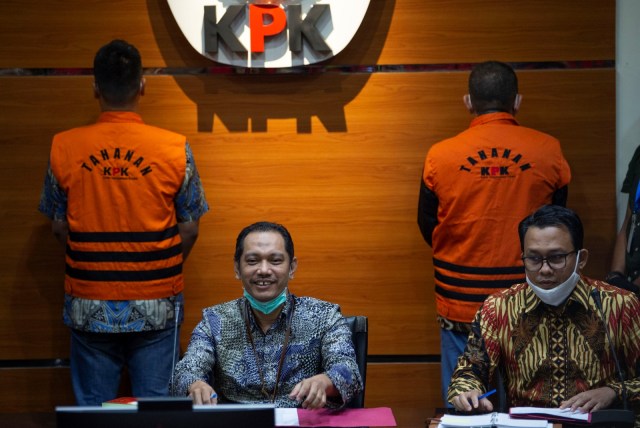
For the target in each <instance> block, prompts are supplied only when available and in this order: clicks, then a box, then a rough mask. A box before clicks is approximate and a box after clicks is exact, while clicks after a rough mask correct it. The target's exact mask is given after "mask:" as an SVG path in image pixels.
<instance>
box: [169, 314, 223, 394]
mask: <svg viewBox="0 0 640 428" xmlns="http://www.w3.org/2000/svg"><path fill="white" fill-rule="evenodd" d="M214 364H215V343H214V341H213V335H212V334H211V329H210V327H209V322H208V320H207V319H206V316H205V317H203V319H202V320H201V321H200V322H199V323H198V325H197V326H196V328H195V329H194V330H193V333H192V335H191V340H190V341H189V346H188V347H187V351H186V352H185V354H184V357H183V358H182V359H181V360H180V361H179V362H178V364H176V368H175V373H174V376H173V380H172V382H171V394H172V395H174V396H180V397H184V396H187V395H188V396H190V397H191V398H192V399H193V401H194V403H195V404H210V403H213V404H215V403H216V402H217V400H215V398H212V397H211V396H212V394H213V393H214V392H215V391H214V390H213V388H212V387H211V386H210V385H209V384H208V383H207V382H208V381H209V382H211V383H213V381H212V380H209V377H210V376H211V371H212V367H213V366H214Z"/></svg>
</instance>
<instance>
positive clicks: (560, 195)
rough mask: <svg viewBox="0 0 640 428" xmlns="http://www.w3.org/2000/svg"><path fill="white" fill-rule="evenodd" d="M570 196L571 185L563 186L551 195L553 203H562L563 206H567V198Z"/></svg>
mask: <svg viewBox="0 0 640 428" xmlns="http://www.w3.org/2000/svg"><path fill="white" fill-rule="evenodd" d="M568 197H569V186H568V185H567V186H562V187H561V188H559V189H557V190H556V191H555V192H553V195H552V196H551V204H553V205H560V206H561V207H566V206H567V198H568Z"/></svg>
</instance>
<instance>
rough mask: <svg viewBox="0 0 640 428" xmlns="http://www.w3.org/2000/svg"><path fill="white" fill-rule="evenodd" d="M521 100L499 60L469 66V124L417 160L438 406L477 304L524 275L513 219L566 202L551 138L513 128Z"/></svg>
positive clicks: (563, 174)
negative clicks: (437, 354)
mask: <svg viewBox="0 0 640 428" xmlns="http://www.w3.org/2000/svg"><path fill="white" fill-rule="evenodd" d="M521 100H522V97H521V95H520V94H519V93H518V78H517V76H516V74H515V72H514V70H513V69H512V68H511V67H510V66H509V65H507V64H504V63H501V62H497V61H488V62H484V63H481V64H478V65H476V66H475V67H474V68H473V70H472V71H471V74H470V76H469V94H467V95H465V96H464V97H463V101H464V104H465V106H466V107H467V109H468V110H469V112H470V113H472V114H474V115H475V117H474V119H473V120H472V121H471V125H470V126H469V128H468V129H467V130H465V131H463V132H462V133H460V134H458V135H457V136H455V137H453V138H450V139H447V140H444V141H442V142H440V143H438V144H435V145H434V146H432V147H431V149H430V150H429V152H428V154H427V157H426V160H425V164H424V170H423V177H422V182H421V189H420V199H419V204H418V225H419V226H420V231H421V232H422V236H423V238H424V240H425V241H426V242H427V244H429V245H430V246H431V247H432V248H433V266H434V271H435V272H434V273H435V281H434V282H435V296H436V310H437V313H438V322H439V324H440V346H441V374H442V396H443V399H444V402H445V403H447V399H446V398H447V388H448V385H449V381H450V379H451V375H452V373H453V370H454V369H455V367H456V363H457V359H458V356H459V355H461V354H462V352H463V351H464V347H465V345H466V343H467V336H468V334H469V331H470V326H471V321H472V320H473V317H474V315H475V313H476V311H477V310H478V308H479V307H480V304H481V303H482V302H483V301H484V299H485V298H487V297H488V296H489V295H490V294H492V293H494V292H497V291H500V290H503V289H505V288H508V287H510V286H512V285H514V284H517V283H521V282H524V268H523V265H522V260H520V257H521V250H520V244H519V242H518V240H517V239H516V237H517V234H516V232H517V230H518V223H519V222H520V220H521V219H522V218H524V217H525V216H526V215H528V214H530V213H532V212H533V211H535V210H536V209H537V208H539V207H540V206H542V205H545V204H549V203H553V204H557V205H562V206H564V205H566V200H567V194H568V192H567V185H568V184H569V181H570V179H571V172H570V169H569V165H568V163H567V161H566V160H565V158H564V156H563V155H562V151H561V149H560V143H559V142H558V140H557V139H555V138H553V137H552V136H550V135H547V134H544V133H542V132H539V131H536V130H533V129H530V128H525V127H523V126H519V124H518V122H517V121H516V119H515V117H514V116H515V114H516V113H517V112H518V109H519V107H520V102H521Z"/></svg>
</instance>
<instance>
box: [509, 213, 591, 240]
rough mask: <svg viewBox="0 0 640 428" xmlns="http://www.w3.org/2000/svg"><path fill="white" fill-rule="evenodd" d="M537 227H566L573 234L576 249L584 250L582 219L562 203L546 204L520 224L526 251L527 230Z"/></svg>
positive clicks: (519, 227)
mask: <svg viewBox="0 0 640 428" xmlns="http://www.w3.org/2000/svg"><path fill="white" fill-rule="evenodd" d="M532 227H537V228H540V229H543V228H545V227H560V228H565V229H567V231H568V232H569V235H571V242H572V243H573V248H574V250H576V251H578V250H582V245H583V243H584V228H583V226H582V221H581V220H580V217H578V214H576V212H575V211H572V210H570V209H569V208H565V207H562V206H560V205H544V206H542V207H540V208H539V209H538V210H537V211H535V212H534V213H533V214H531V215H529V216H527V217H525V218H524V219H523V220H522V221H521V222H520V224H519V225H518V235H520V248H521V250H522V251H523V252H524V236H525V235H526V233H527V231H528V230H529V229H530V228H532Z"/></svg>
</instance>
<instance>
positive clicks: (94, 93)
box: [93, 82, 100, 99]
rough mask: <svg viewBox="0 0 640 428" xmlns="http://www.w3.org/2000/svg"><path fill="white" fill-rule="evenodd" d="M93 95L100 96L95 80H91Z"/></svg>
mask: <svg viewBox="0 0 640 428" xmlns="http://www.w3.org/2000/svg"><path fill="white" fill-rule="evenodd" d="M93 97H94V98H96V99H98V98H100V89H98V85H96V82H93Z"/></svg>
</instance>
